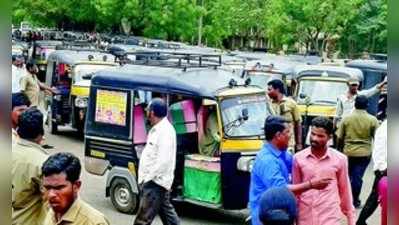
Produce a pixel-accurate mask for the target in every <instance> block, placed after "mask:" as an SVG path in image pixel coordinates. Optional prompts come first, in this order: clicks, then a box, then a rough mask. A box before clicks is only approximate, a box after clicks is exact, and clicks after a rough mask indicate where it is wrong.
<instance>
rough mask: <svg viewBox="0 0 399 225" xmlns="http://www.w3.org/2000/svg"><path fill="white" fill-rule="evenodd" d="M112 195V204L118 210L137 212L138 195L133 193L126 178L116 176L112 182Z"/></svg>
mask: <svg viewBox="0 0 399 225" xmlns="http://www.w3.org/2000/svg"><path fill="white" fill-rule="evenodd" d="M110 197H111V202H112V204H113V205H114V207H115V208H116V209H117V210H118V211H120V212H122V213H126V214H134V213H136V210H137V208H138V207H137V206H138V195H137V194H136V193H133V191H132V188H131V187H130V184H129V182H128V181H127V180H126V179H123V178H115V179H114V180H113V181H112V182H111V188H110Z"/></svg>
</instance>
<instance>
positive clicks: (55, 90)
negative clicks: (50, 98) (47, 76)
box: [39, 81, 58, 94]
mask: <svg viewBox="0 0 399 225" xmlns="http://www.w3.org/2000/svg"><path fill="white" fill-rule="evenodd" d="M39 87H40V89H41V90H44V91H47V92H50V93H51V94H57V93H58V91H57V89H56V88H51V87H49V86H47V85H46V84H44V83H42V82H40V81H39Z"/></svg>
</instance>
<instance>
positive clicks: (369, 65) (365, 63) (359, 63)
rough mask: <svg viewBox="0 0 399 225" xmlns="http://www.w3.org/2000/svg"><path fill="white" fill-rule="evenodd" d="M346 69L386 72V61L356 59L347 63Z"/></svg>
mask: <svg viewBox="0 0 399 225" xmlns="http://www.w3.org/2000/svg"><path fill="white" fill-rule="evenodd" d="M346 66H347V67H351V68H359V69H370V70H381V71H385V72H386V71H387V69H388V65H387V61H382V60H371V59H366V60H365V59H356V60H352V61H350V62H348V63H347V64H346Z"/></svg>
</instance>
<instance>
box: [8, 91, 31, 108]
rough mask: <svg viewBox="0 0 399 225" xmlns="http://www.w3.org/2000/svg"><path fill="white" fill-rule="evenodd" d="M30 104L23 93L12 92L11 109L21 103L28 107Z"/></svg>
mask: <svg viewBox="0 0 399 225" xmlns="http://www.w3.org/2000/svg"><path fill="white" fill-rule="evenodd" d="M30 104H31V102H30V100H29V98H28V96H26V94H25V93H22V92H17V93H13V94H12V103H11V105H12V106H11V110H14V107H17V106H22V105H26V106H28V107H29V106H30Z"/></svg>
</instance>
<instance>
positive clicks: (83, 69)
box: [74, 64, 114, 82]
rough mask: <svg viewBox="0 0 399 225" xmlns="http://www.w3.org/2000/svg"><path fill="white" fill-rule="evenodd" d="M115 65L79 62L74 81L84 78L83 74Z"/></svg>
mask: <svg viewBox="0 0 399 225" xmlns="http://www.w3.org/2000/svg"><path fill="white" fill-rule="evenodd" d="M112 66H114V65H111V64H110V65H103V64H79V65H77V66H75V69H74V70H75V71H74V73H75V77H74V81H75V82H79V81H82V80H84V78H83V76H84V75H87V74H92V73H95V72H97V71H99V70H102V69H107V68H111V67H112Z"/></svg>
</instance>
